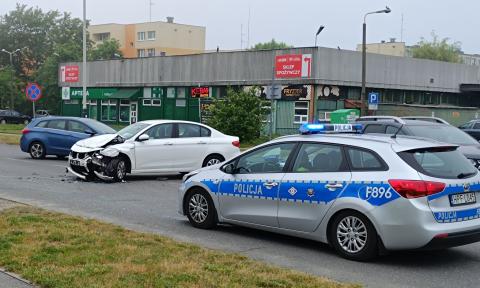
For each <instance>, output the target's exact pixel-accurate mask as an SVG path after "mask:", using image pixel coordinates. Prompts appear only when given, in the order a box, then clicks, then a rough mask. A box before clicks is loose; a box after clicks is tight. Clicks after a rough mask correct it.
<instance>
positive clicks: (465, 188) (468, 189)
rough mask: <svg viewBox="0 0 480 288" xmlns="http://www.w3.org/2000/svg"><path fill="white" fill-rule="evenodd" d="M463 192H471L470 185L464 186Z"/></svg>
mask: <svg viewBox="0 0 480 288" xmlns="http://www.w3.org/2000/svg"><path fill="white" fill-rule="evenodd" d="M463 191H464V192H469V191H470V184H469V183H465V184H463Z"/></svg>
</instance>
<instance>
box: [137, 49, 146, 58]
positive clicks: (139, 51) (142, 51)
mask: <svg viewBox="0 0 480 288" xmlns="http://www.w3.org/2000/svg"><path fill="white" fill-rule="evenodd" d="M137 57H139V58H140V57H145V49H137Z"/></svg>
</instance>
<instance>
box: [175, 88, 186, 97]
mask: <svg viewBox="0 0 480 288" xmlns="http://www.w3.org/2000/svg"><path fill="white" fill-rule="evenodd" d="M185 95H186V93H185V88H178V89H177V98H185Z"/></svg>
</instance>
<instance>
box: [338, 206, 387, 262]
mask: <svg viewBox="0 0 480 288" xmlns="http://www.w3.org/2000/svg"><path fill="white" fill-rule="evenodd" d="M330 241H331V244H332V245H333V247H334V248H335V250H337V252H338V253H339V254H340V255H342V256H343V257H345V258H347V259H352V260H360V261H364V260H369V259H371V258H373V257H375V256H376V255H377V251H378V248H377V233H376V232H375V228H373V225H372V224H371V223H370V221H369V220H368V219H367V218H366V217H365V216H363V215H362V214H360V213H358V212H356V211H353V210H352V211H344V212H341V213H340V214H338V215H337V217H335V219H334V220H333V223H332V226H331V229H330Z"/></svg>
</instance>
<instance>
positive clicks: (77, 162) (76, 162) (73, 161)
mask: <svg viewBox="0 0 480 288" xmlns="http://www.w3.org/2000/svg"><path fill="white" fill-rule="evenodd" d="M70 165H75V166H82V165H80V161H78V160H70Z"/></svg>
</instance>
